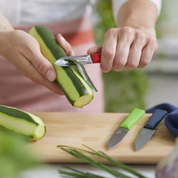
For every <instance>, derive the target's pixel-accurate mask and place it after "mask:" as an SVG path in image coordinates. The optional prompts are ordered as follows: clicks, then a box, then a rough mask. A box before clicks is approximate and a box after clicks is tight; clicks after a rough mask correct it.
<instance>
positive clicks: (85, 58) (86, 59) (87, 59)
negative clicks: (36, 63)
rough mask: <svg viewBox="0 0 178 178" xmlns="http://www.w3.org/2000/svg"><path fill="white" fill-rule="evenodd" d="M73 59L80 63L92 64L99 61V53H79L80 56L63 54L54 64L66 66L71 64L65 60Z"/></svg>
mask: <svg viewBox="0 0 178 178" xmlns="http://www.w3.org/2000/svg"><path fill="white" fill-rule="evenodd" d="M70 59H75V60H77V61H79V62H81V63H82V64H94V63H100V60H101V53H94V54H90V55H81V56H64V57H61V58H59V59H58V60H57V61H56V62H55V64H56V65H58V66H62V67H66V66H69V65H71V63H69V62H68V61H67V60H70Z"/></svg>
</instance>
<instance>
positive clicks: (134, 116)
mask: <svg viewBox="0 0 178 178" xmlns="http://www.w3.org/2000/svg"><path fill="white" fill-rule="evenodd" d="M144 114H145V110H142V109H138V108H135V109H133V110H132V111H131V113H130V114H129V115H128V116H127V118H126V119H125V120H124V121H123V122H122V123H121V125H120V127H122V128H126V129H131V128H132V127H133V125H135V124H136V123H137V122H138V120H139V119H141V118H142V116H143V115H144Z"/></svg>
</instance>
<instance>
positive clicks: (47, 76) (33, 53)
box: [0, 30, 72, 95]
mask: <svg viewBox="0 0 178 178" xmlns="http://www.w3.org/2000/svg"><path fill="white" fill-rule="evenodd" d="M57 41H58V43H60V45H61V46H63V47H64V49H65V50H67V51H68V53H70V54H71V51H72V49H71V46H70V45H69V44H68V43H67V42H66V41H65V40H64V39H63V38H62V36H61V35H57ZM0 54H1V55H3V56H4V57H5V58H6V59H8V60H9V61H10V62H11V63H12V64H13V65H14V66H15V67H16V68H17V69H18V70H19V71H20V72H21V73H22V74H24V75H25V76H27V77H28V78H29V79H31V80H32V81H33V82H34V83H36V84H40V85H43V86H45V87H47V88H48V89H50V90H52V91H53V92H55V93H57V94H59V95H63V92H62V90H61V89H60V88H59V86H58V85H57V84H56V83H55V82H53V81H54V80H55V79H56V72H55V69H54V67H53V65H52V64H51V63H50V62H49V61H48V60H47V59H46V58H45V57H44V56H43V55H42V54H41V51H40V45H39V43H38V42H37V40H36V39H35V38H34V37H32V36H31V35H29V34H28V33H26V32H24V31H21V30H11V31H6V32H0ZM70 54H69V55H70Z"/></svg>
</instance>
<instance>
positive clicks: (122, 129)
mask: <svg viewBox="0 0 178 178" xmlns="http://www.w3.org/2000/svg"><path fill="white" fill-rule="evenodd" d="M144 114H145V110H142V109H138V108H135V109H133V110H132V112H131V113H130V114H129V115H128V116H127V118H126V119H125V120H124V121H123V122H122V123H121V124H120V126H119V129H118V130H117V131H116V132H115V133H114V134H113V135H112V137H111V138H110V140H109V149H111V148H114V147H115V146H116V145H118V144H119V143H120V142H121V141H122V140H123V138H124V137H125V136H126V135H127V134H128V132H129V131H130V129H131V128H132V127H133V126H134V125H135V124H136V123H137V122H138V121H139V120H140V119H141V118H142V116H143V115H144Z"/></svg>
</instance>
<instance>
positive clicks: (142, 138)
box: [109, 108, 167, 151]
mask: <svg viewBox="0 0 178 178" xmlns="http://www.w3.org/2000/svg"><path fill="white" fill-rule="evenodd" d="M144 114H145V111H144V110H142V109H138V108H135V109H133V110H132V112H131V113H130V114H129V115H128V116H127V118H126V119H125V120H124V121H123V122H122V123H121V124H120V126H119V129H118V130H117V131H116V132H115V133H114V134H113V136H112V137H111V138H110V140H109V149H111V148H114V147H115V146H116V145H118V144H119V143H120V142H121V141H122V140H123V139H124V137H125V136H126V135H127V134H128V132H129V131H130V129H131V128H132V127H133V125H135V124H136V123H137V122H138V121H139V120H140V119H141V118H142V117H143V115H144ZM166 114H167V111H165V110H162V109H156V110H155V112H154V113H153V115H152V116H151V117H150V119H149V120H148V122H147V123H146V125H145V126H144V127H143V129H142V131H141V132H140V133H139V135H138V136H137V138H136V141H135V150H136V151H137V150H139V149H141V148H142V147H143V146H145V145H146V144H147V143H148V141H149V140H150V139H151V137H152V136H153V134H154V132H155V128H156V127H157V125H158V124H159V123H160V122H161V120H162V119H163V118H164V117H165V115H166Z"/></svg>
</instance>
